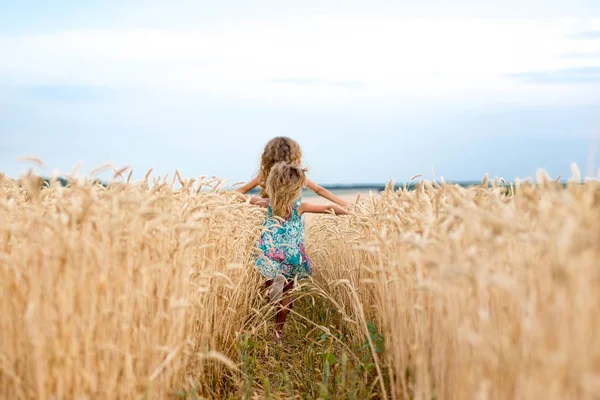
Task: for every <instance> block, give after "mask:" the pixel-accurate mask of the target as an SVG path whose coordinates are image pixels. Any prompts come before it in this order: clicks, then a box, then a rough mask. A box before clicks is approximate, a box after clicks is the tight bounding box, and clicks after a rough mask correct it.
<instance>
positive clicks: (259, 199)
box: [234, 190, 269, 208]
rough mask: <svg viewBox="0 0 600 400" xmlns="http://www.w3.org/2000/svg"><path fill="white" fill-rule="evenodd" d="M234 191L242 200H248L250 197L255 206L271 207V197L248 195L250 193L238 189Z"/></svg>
mask: <svg viewBox="0 0 600 400" xmlns="http://www.w3.org/2000/svg"><path fill="white" fill-rule="evenodd" d="M234 193H235V194H236V195H237V197H238V198H239V199H240V200H243V201H247V200H248V199H250V204H253V205H255V206H260V207H264V208H267V207H269V199H263V198H262V197H257V196H248V195H245V194H241V193H239V192H238V191H237V190H236V191H235V192H234Z"/></svg>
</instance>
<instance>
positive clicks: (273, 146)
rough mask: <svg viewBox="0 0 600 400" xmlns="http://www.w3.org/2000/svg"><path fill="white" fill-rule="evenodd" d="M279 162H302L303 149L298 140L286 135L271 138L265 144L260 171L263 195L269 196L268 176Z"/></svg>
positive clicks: (298, 163)
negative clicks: (267, 188)
mask: <svg viewBox="0 0 600 400" xmlns="http://www.w3.org/2000/svg"><path fill="white" fill-rule="evenodd" d="M279 162H285V163H288V164H297V165H300V164H302V150H301V149H300V145H299V144H298V142H296V141H295V140H293V139H290V138H288V137H285V136H279V137H276V138H273V139H271V140H270V141H269V142H268V143H267V145H266V146H265V149H264V150H263V153H262V157H261V160H260V171H259V173H258V177H259V184H260V189H261V196H262V197H266V196H268V191H267V190H266V183H267V178H268V177H269V173H270V172H271V169H272V168H273V166H274V165H275V164H277V163H279Z"/></svg>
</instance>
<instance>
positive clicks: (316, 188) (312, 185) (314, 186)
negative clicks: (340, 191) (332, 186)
mask: <svg viewBox="0 0 600 400" xmlns="http://www.w3.org/2000/svg"><path fill="white" fill-rule="evenodd" d="M306 186H307V187H308V188H309V189H310V190H312V191H313V192H315V193H316V194H317V195H318V196H321V197H323V198H325V199H327V200H329V201H332V202H334V203H335V204H338V205H340V206H342V207H348V202H347V201H345V200H343V199H342V198H340V197H339V196H336V195H335V194H333V193H331V192H330V191H329V190H327V189H325V188H324V187H322V186H319V185H317V184H316V183H315V182H313V181H311V180H310V179H307V180H306Z"/></svg>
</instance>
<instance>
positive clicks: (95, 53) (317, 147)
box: [0, 0, 600, 184]
mask: <svg viewBox="0 0 600 400" xmlns="http://www.w3.org/2000/svg"><path fill="white" fill-rule="evenodd" d="M412 3H418V4H412ZM0 54H2V56H1V58H0V172H4V173H6V174H8V175H9V176H13V177H17V176H18V175H19V174H20V173H23V172H25V171H27V170H28V169H29V168H31V166H30V165H28V164H24V163H22V162H19V160H20V158H21V157H23V156H37V157H41V158H42V159H43V160H44V162H45V167H44V168H42V169H40V168H38V169H36V171H37V172H38V173H40V174H42V175H51V174H52V173H54V172H56V171H58V172H61V173H68V172H69V171H71V169H72V168H73V166H74V165H76V164H77V163H78V162H79V161H82V166H81V169H80V173H83V174H85V173H88V172H89V171H91V170H93V169H94V168H95V167H96V166H98V165H99V164H104V163H107V162H108V163H112V164H113V165H114V166H115V167H116V168H119V167H123V166H131V167H132V168H133V170H134V177H135V178H139V177H142V176H143V175H144V174H145V173H146V171H147V170H148V169H150V168H154V171H155V172H154V174H155V175H165V174H167V173H169V174H171V176H172V174H173V172H174V171H175V169H178V170H179V172H180V173H181V175H182V176H187V177H197V176H212V175H214V176H218V177H220V178H223V179H229V181H230V182H236V181H246V180H249V179H250V178H252V177H253V175H254V174H255V173H256V171H257V169H258V162H259V159H260V154H261V152H262V149H263V147H264V145H265V144H266V142H267V141H268V140H269V139H270V138H272V137H275V136H281V135H283V136H289V137H292V138H294V139H296V140H297V141H298V142H299V143H300V145H301V147H302V149H303V153H304V164H305V165H306V166H307V167H309V173H310V177H311V178H312V179H313V180H315V181H316V182H318V183H321V184H339V183H342V184H350V183H385V182H387V181H389V180H394V181H396V182H404V181H407V180H408V179H410V177H411V176H413V175H416V174H419V173H424V174H425V176H426V177H427V178H429V179H431V178H433V177H439V176H443V177H444V178H445V179H446V180H455V181H458V180H477V179H481V178H482V177H483V175H484V174H486V173H488V174H490V175H491V176H498V177H504V178H505V179H507V180H509V179H510V180H512V179H515V178H527V177H534V176H535V175H536V171H537V169H538V168H542V169H544V170H546V171H547V172H548V173H549V174H550V175H551V176H553V177H556V176H557V175H559V174H564V175H565V176H568V175H569V174H570V163H572V162H575V163H577V164H578V165H579V167H580V169H581V171H582V173H583V175H586V176H596V175H597V170H598V168H599V167H600V163H599V162H597V161H596V160H595V154H596V141H597V139H596V138H597V136H599V135H600V1H597V0H571V1H566V0H560V1H559V0H503V1H490V0H471V1H464V0H463V1H461V0H457V1H453V2H449V1H446V0H421V1H419V2H408V1H398V0H395V1H391V0H369V1H357V0H344V1H333V0H305V1H302V2H292V1H284V0H279V1H275V0H257V1H253V2H248V1H245V0H223V1H219V2H215V1H211V2H208V1H202V0H200V1H198V0H195V1H192V0H171V1H159V0H143V1H142V0H120V1H116V0H105V1H103V2H92V1H90V2H81V1H75V0H56V1H53V2H51V4H50V3H48V2H46V1H41V0H0ZM101 177H102V178H104V177H105V176H101Z"/></svg>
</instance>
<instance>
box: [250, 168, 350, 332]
mask: <svg viewBox="0 0 600 400" xmlns="http://www.w3.org/2000/svg"><path fill="white" fill-rule="evenodd" d="M306 180H307V179H306V175H305V170H304V169H302V168H301V167H299V166H298V165H291V164H288V163H285V162H279V163H277V164H275V165H273V166H272V167H271V171H270V172H269V175H268V177H267V179H266V185H265V190H266V193H267V194H268V196H269V198H268V199H266V198H261V197H250V203H251V204H255V205H258V206H261V207H265V208H267V209H268V211H267V218H266V220H265V222H264V224H263V232H262V234H261V236H260V238H259V239H258V241H257V242H256V248H257V249H258V252H259V255H258V257H257V259H256V262H255V268H256V269H257V270H258V272H260V273H261V274H262V275H263V276H264V277H265V278H266V279H267V282H266V285H265V286H266V288H267V289H268V291H269V298H270V299H271V301H273V302H278V311H277V323H276V329H275V341H276V342H281V339H282V334H283V325H284V323H285V320H286V318H287V315H288V313H289V307H291V305H292V302H293V298H292V297H291V296H288V295H287V292H288V291H289V290H290V289H292V288H293V286H294V279H295V278H298V279H302V278H305V277H307V276H309V275H311V274H312V262H311V261H310V259H309V258H308V256H307V255H306V250H305V247H304V224H303V223H302V218H301V217H302V215H303V214H304V213H328V212H330V211H333V212H334V213H335V214H340V215H341V214H347V211H346V210H344V209H343V208H341V207H339V206H337V205H315V204H309V203H300V202H297V201H295V200H296V199H298V197H299V196H300V192H301V191H302V188H303V187H304V185H305V184H306ZM282 296H283V298H282ZM280 300H281V301H280Z"/></svg>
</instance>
